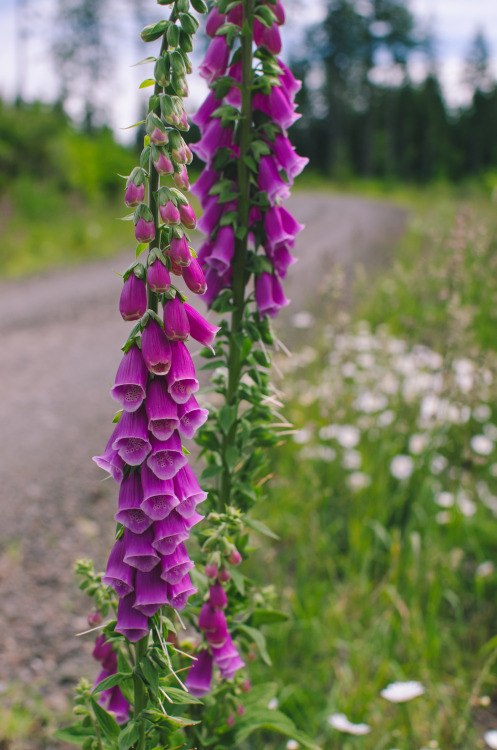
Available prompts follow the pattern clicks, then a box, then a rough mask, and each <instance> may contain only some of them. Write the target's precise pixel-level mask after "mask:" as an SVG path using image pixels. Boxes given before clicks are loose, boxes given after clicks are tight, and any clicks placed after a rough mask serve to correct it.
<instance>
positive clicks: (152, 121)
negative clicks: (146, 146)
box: [146, 112, 169, 146]
mask: <svg viewBox="0 0 497 750" xmlns="http://www.w3.org/2000/svg"><path fill="white" fill-rule="evenodd" d="M146 127H147V133H148V135H149V136H150V142H151V143H153V144H154V145H156V146H165V145H166V143H167V142H168V141H169V136H168V133H167V130H166V128H165V127H164V125H163V123H162V120H161V119H160V118H159V117H157V115H156V114H154V113H153V112H150V114H149V115H148V117H147V125H146Z"/></svg>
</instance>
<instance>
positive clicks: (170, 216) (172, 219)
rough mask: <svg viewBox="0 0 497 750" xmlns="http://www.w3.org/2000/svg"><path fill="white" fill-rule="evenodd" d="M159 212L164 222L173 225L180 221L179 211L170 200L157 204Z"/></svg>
mask: <svg viewBox="0 0 497 750" xmlns="http://www.w3.org/2000/svg"><path fill="white" fill-rule="evenodd" d="M159 212H160V217H161V219H162V221H163V222H164V224H167V225H168V226H175V225H176V224H179V223H180V214H179V211H178V209H177V208H176V206H175V205H174V203H173V202H172V201H168V202H167V203H166V204H165V205H160V204H159Z"/></svg>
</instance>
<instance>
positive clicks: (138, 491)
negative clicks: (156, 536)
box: [114, 471, 152, 534]
mask: <svg viewBox="0 0 497 750" xmlns="http://www.w3.org/2000/svg"><path fill="white" fill-rule="evenodd" d="M142 502H143V490H142V484H141V479H140V472H139V471H133V472H131V473H130V474H128V476H127V477H124V479H123V481H122V482H121V487H120V489H119V509H118V511H117V513H116V515H115V516H114V518H115V520H116V521H117V522H118V523H122V524H123V526H126V528H128V529H130V531H133V532H134V533H135V534H142V533H143V532H144V531H146V530H147V529H148V528H149V526H151V525H152V519H151V518H149V517H148V516H147V515H146V514H145V513H144V512H143V510H141V504H142Z"/></svg>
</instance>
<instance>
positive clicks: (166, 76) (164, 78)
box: [154, 27, 175, 88]
mask: <svg viewBox="0 0 497 750" xmlns="http://www.w3.org/2000/svg"><path fill="white" fill-rule="evenodd" d="M169 28H171V27H169ZM173 28H175V27H173ZM168 34H169V29H168ZM154 78H155V80H156V81H157V83H158V84H159V86H162V87H163V88H165V87H166V86H168V85H169V81H170V72H169V60H168V59H167V58H166V57H159V58H158V59H157V61H156V63H155V66H154Z"/></svg>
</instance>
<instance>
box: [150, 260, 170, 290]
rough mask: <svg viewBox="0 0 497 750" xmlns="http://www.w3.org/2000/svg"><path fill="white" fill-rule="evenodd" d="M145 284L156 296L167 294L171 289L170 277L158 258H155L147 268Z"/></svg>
mask: <svg viewBox="0 0 497 750" xmlns="http://www.w3.org/2000/svg"><path fill="white" fill-rule="evenodd" d="M147 283H148V285H149V287H150V289H151V290H152V291H153V292H156V293H157V294H162V292H167V291H169V289H170V288H171V276H170V275H169V271H168V270H167V268H166V266H165V265H164V263H162V261H160V260H159V258H156V259H155V260H154V262H153V263H151V264H150V265H149V267H148V268H147Z"/></svg>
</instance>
